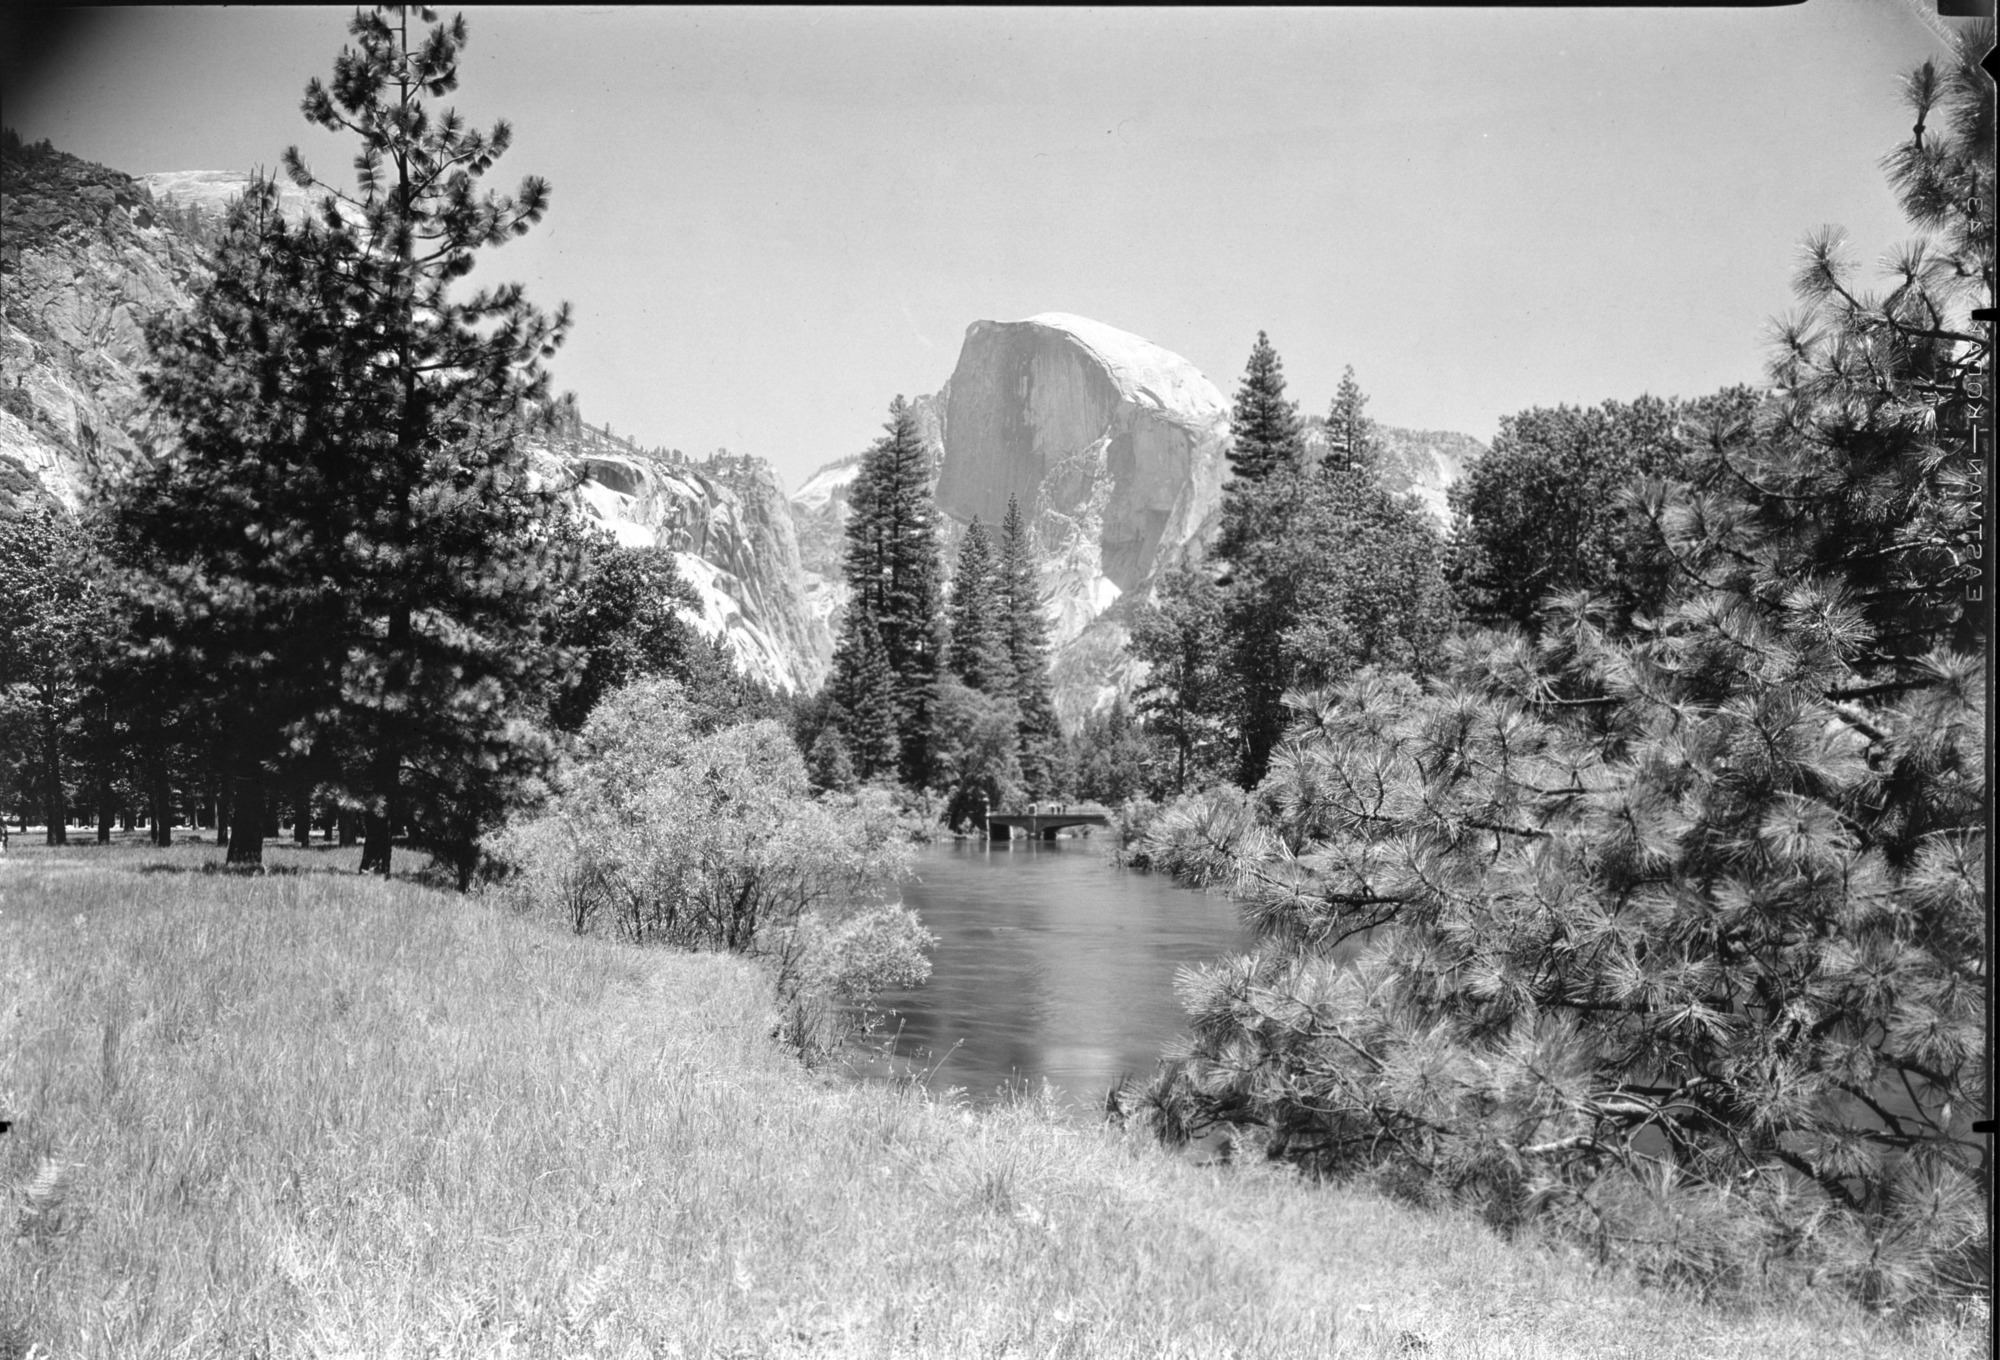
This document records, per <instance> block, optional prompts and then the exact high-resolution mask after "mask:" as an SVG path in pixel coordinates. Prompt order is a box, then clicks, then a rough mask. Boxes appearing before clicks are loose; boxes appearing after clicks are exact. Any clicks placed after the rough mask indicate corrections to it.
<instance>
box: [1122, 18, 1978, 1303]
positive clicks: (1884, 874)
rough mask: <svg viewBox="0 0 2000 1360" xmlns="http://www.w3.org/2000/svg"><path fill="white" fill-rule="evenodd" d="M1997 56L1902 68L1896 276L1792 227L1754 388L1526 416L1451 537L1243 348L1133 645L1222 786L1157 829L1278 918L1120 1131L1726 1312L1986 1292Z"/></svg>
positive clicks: (1195, 762) (1171, 861) (1225, 978)
mask: <svg viewBox="0 0 2000 1360" xmlns="http://www.w3.org/2000/svg"><path fill="white" fill-rule="evenodd" d="M1989 37H1990V31H1987V32H1983V33H1980V34H1975V35H1973V37H1972V39H1971V40H1970V41H1969V43H1968V45H1967V48H1966V49H1965V50H1966V51H1967V52H1968V53H1969V54H1970V56H1968V57H1967V59H1965V60H1963V61H1961V62H1959V63H1957V64H1954V65H1951V66H1948V67H1947V68H1946V69H1942V70H1941V69H1938V68H1937V67H1934V66H1933V65H1931V64H1928V63H1927V64H1926V65H1925V66H1924V67H1923V68H1921V69H1920V70H1918V71H1916V72H1914V73H1912V74H1911V75H1910V76H1909V77H1908V79H1907V81H1906V83H1905V95H1906V98H1907V102H1908V104H1909V106H1910V109H1911V111H1912V112H1913V113H1914V114H1915V127H1914V129H1913V131H1912V133H1911V136H1910V137H1909V139H1908V140H1907V141H1906V142H1905V143H1904V144H1903V145H1901V146H1899V147H1897V148H1896V149H1895V150H1894V151H1893V152H1892V153H1891V154H1890V155H1889V156H1888V157H1887V159H1886V161H1885V167H1886V169H1887V171H1888V175H1889V180H1890V184H1891V186H1892V188H1893V189H1894V191H1895V193H1896V195H1897V197H1898V198H1899V200H1900V202H1901V204H1902V206H1903V209H1904V211H1905V213H1906V214H1907V216H1908V219H1909V221H1910V223H1911V225H1912V226H1913V227H1914V228H1915V229H1916V231H1917V232H1918V235H1917V237H1916V239H1915V240H1913V241H1911V242H1910V243H1909V244H1907V245H1905V246H1902V247H1900V248H1898V249H1897V250H1896V251H1894V252H1893V253H1891V254H1890V255H1889V256H1887V257H1886V262H1885V265H1884V269H1885V276H1884V277H1883V278H1882V279H1881V281H1880V283H1879V285H1878V286H1877V287H1875V288H1874V289H1870V288H1869V287H1867V286H1866V284H1865V283H1864V280H1863V277H1862V273H1861V270H1860V268H1859V267H1858V266H1857V265H1856V264H1855V263H1854V261H1853V260H1852V259H1850V258H1849V257H1848V256H1847V254H1846V253H1845V251H1844V248H1843V246H1842V244H1841V242H1840V240H1839V237H1838V235H1837V234H1836V233H1833V232H1825V233H1821V234H1819V235H1816V236H1814V237H1812V238H1811V239H1809V240H1808V241H1807V242H1806V244H1805V247H1804V250H1803V253H1802V258H1803V262H1802V266H1801V268H1800V270H1799V273H1798V275H1797V278H1796V280H1795V282H1794V288H1795V291H1796V293H1797V296H1798V299H1799V303H1800V309H1799V311H1798V313H1797V314H1796V315H1795V316H1793V317H1791V318H1789V319H1788V320H1786V321H1785V322H1783V323H1781V324H1780V325H1779V327H1778V330H1777V341H1776V346H1775V353H1774V355H1773V358H1772V361H1771V366H1770V379H1771V386H1770V387H1769V388H1767V389H1765V390H1762V391H1755V390H1752V389H1748V388H1734V389H1730V390H1727V391H1723V392H1720V393H1716V394H1714V395H1712V396H1709V397H1704V398H1701V399H1699V400H1694V401H1687V402H1683V401H1665V400H1658V399H1654V398H1650V397H1642V398H1640V399H1638V400H1636V401H1632V402H1629V403H1628V402H1616V401H1614V402H1606V403H1604V404H1603V405H1602V406H1600V407H1597V408H1594V409H1578V408H1574V407H1558V408H1556V409H1553V410H1549V409H1538V410H1532V411H1526V412H1522V413H1520V414H1518V415H1516V416H1513V417H1511V418H1509V419H1507V420H1506V421H1503V422H1502V427H1501V432H1500V436H1499V438H1498V439H1497V440H1496V441H1495V444H1494V446H1493V449H1492V451H1491V453H1490V454H1488V455H1487V456H1486V457H1484V458H1483V459H1481V460H1480V461H1479V463H1478V464H1477V465H1476V466H1474V467H1473V468H1472V469H1471V471H1470V473H1469V475H1468V476H1467V477H1466V478H1465V480H1464V481H1463V482H1462V483H1461V484H1459V485H1458V486H1456V487H1454V488H1453V490H1452V492H1451V504H1452V507H1453V509H1454V511H1455V522H1454V526H1453V529H1452V531H1451V533H1450V535H1449V541H1448V542H1446V543H1440V542H1438V541H1437V540H1436V538H1435V536H1430V535H1428V532H1427V531H1425V530H1423V529H1422V527H1421V526H1420V525H1418V524H1416V523H1415V522H1414V521H1410V520H1406V519H1403V518H1400V517H1398V516H1397V515H1395V514H1394V513H1392V507H1390V506H1386V505H1384V504H1382V503H1381V501H1380V500H1379V499H1377V498H1371V497H1370V495H1369V493H1368V491H1367V489H1366V488H1365V487H1354V488H1340V487H1339V468H1338V466H1337V464H1340V463H1346V464H1349V465H1352V464H1354V463H1355V462H1356V461H1357V460H1358V461H1360V462H1365V460H1366V456H1367V449H1366V436H1365V428H1366V427H1365V423H1364V422H1358V421H1348V422H1346V423H1345V425H1344V429H1345V430H1348V431H1355V430H1359V431H1361V432H1362V435H1361V438H1360V439H1359V440H1356V439H1354V438H1353V437H1351V436H1350V437H1348V438H1345V439H1344V440H1343V441H1341V442H1340V444H1338V445H1337V448H1338V450H1339V451H1338V454H1337V455H1330V456H1329V458H1328V459H1327V460H1326V463H1327V464H1334V465H1335V466H1326V465H1323V466H1322V467H1320V468H1316V469H1310V470H1308V469H1305V468H1303V466H1302V463H1301V459H1300V457H1299V443H1298V438H1297V423H1296V419H1295V417H1294V416H1293V414H1292V413H1291V411H1290V409H1289V408H1288V406H1287V405H1286V404H1285V403H1284V401H1283V400H1282V392H1283V387H1282V376H1281V372H1280V366H1279V364H1278V361H1277V356H1276V355H1275V354H1274V353H1273V352H1271V350H1270V347H1269V345H1268V344H1267V342H1266V341H1265V340H1264V339H1263V337H1261V336H1260V337H1259V340H1258V345H1257V348H1256V350H1255V351H1254V352H1253V354H1252V357H1251V361H1250V365H1249V369H1248V371H1247V373H1246V375H1245V378H1244V381H1243V386H1242V389H1241V391H1240V392H1239V395H1238V398H1237V406H1236V412H1237V439H1238V447H1237V449H1236V451H1235V454H1234V462H1233V471H1234V479H1233V481H1232V482H1231V483H1230V485H1229V487H1228V488H1227V489H1226V495H1227V496H1228V498H1229V499H1228V502H1227V504H1226V507H1225V520H1224V525H1223V531H1222V536H1221V538H1220V540H1219V541H1218V543H1217V544H1216V547H1215V552H1214V555H1213V556H1214V561H1213V565H1210V564H1196V565H1193V566H1190V567H1189V568H1187V569H1184V570H1183V571H1181V572H1180V573H1178V574H1177V575H1175V576H1174V577H1173V578H1172V579H1171V580H1170V581H1169V582H1168V584H1167V588H1166V590H1165V591H1163V593H1162V602H1161V605H1160V608H1159V613H1158V615H1157V616H1156V617H1155V618H1153V619H1152V620H1150V621H1149V622H1148V623H1147V624H1146V625H1145V626H1144V627H1143V628H1141V629H1139V630H1137V640H1138V645H1139V647H1140V648H1141V650H1142V651H1143V652H1144V653H1145V654H1146V655H1147V656H1148V657H1149V658H1150V659H1151V660H1152V661H1153V663H1154V665H1153V670H1152V675H1151V679H1150V680H1149V683H1148V686H1147V688H1146V689H1145V690H1144V691H1142V694H1141V711H1142V713H1144V714H1145V715H1147V719H1148V721H1150V722H1151V723H1152V724H1153V725H1154V726H1155V729H1156V730H1157V731H1158V732H1159V733H1160V734H1161V735H1162V736H1163V737H1164V738H1166V739H1169V740H1170V741H1171V742H1172V743H1173V745H1174V754H1175V760H1176V767H1177V768H1176V773H1177V782H1184V783H1185V785H1186V786H1187V787H1189V788H1191V789H1197V790H1198V791H1196V792H1191V793H1189V794H1188V795H1187V796H1186V797H1184V798H1182V799H1181V800H1179V801H1178V802H1176V803H1174V804H1173V805H1172V806H1171V807H1169V808H1168V809H1166V810H1165V811H1164V812H1162V813H1161V814H1160V815H1158V817H1157V818H1156V819H1155V820H1153V821H1152V823H1151V825H1150V827H1149V829H1148V830H1147V832H1146V834H1145V835H1144V836H1143V838H1142V839H1141V840H1140V841H1139V842H1138V844H1137V845H1136V846H1135V847H1134V858H1135V859H1136V860H1138V861H1139V862H1143V863H1148V864H1151V865H1153V866H1155V867H1158V868H1162V869H1167V870H1171V871H1172V872H1174V873H1176V874H1178V875H1180V876H1181V877H1182V878H1184V879H1185V880H1187V881H1189V882H1195V883H1206V884H1218V885H1227V886H1228V887H1230V888H1231V889H1232V890H1233V892H1234V894H1235V896H1236V898H1237V900H1238V901H1239V903H1241V904H1242V906H1243V907H1244V909H1245V911H1246V912H1247V913H1248V916H1249V919H1250V920H1251V922H1252V923H1253V924H1254V925H1255V927H1256V929H1257V932H1258V938H1259V942H1258V945H1257V947H1256V948H1255V950H1254V952H1252V953H1250V954H1248V955H1246V956H1244V957H1242V958H1238V959H1235V960H1232V961H1230V962H1227V963H1223V964H1219V965H1216V966H1213V967H1209V968H1204V969H1200V970H1196V971H1195V972H1194V973H1192V974H1191V975H1190V976H1188V977H1186V978H1184V980H1183V993H1184V995H1185V996H1186V997H1187V999H1188V1007H1189V1013H1190V1018H1191V1024H1192V1033H1191V1037H1190V1039H1189V1041H1188V1043H1187V1044H1186V1045H1185V1046H1184V1047H1183V1049H1182V1050H1181V1051H1180V1052H1179V1053H1178V1054H1177V1055H1176V1056H1174V1057H1173V1059H1172V1060H1171V1061H1168V1062H1166V1063H1164V1064H1163V1065H1162V1067H1161V1069H1160V1071H1159V1072H1158V1073H1157V1074H1156V1075H1155V1077H1154V1078H1153V1079H1152V1080H1151V1081H1149V1082H1143V1083H1137V1084H1133V1085H1129V1086H1127V1087H1126V1088H1125V1089H1124V1090H1122V1091H1121V1092H1120V1093H1119V1095H1118V1097H1117V1102H1116V1103H1117V1106H1118V1108H1119V1110H1120V1111H1121V1113H1122V1115H1123V1117H1124V1118H1126V1119H1128V1120H1130V1121H1133V1122H1135V1123H1138V1124H1141V1125H1144V1126H1146V1127H1149V1128H1151V1129H1152V1130H1154V1131H1155V1132H1156V1133H1157V1134H1159V1135H1160V1136H1161V1137H1162V1138H1165V1139H1166V1140H1168V1141H1170V1142H1178V1141H1185V1140H1186V1139H1188V1138H1190V1137H1193V1136H1196V1135H1200V1134H1203V1133H1210V1134H1215V1135H1219V1136H1220V1137H1221V1138H1222V1139H1223V1141H1224V1143H1225V1145H1226V1146H1228V1147H1229V1148H1231V1149H1232V1150H1233V1151H1234V1152H1235V1153H1236V1154H1238V1155H1248V1154H1250V1153H1252V1152H1255V1153H1257V1154H1258V1155H1262V1156H1268V1157H1271V1158H1276V1159H1280V1160H1283V1161H1287V1162H1291V1163H1293V1164H1296V1165H1298V1166H1299V1167H1301V1168H1302V1169H1305V1170H1307V1171H1309V1172H1310V1173H1312V1174H1315V1175H1324V1176H1336V1177H1344V1176H1355V1175H1367V1176H1370V1177H1372V1178H1374V1179H1375V1180H1376V1182H1377V1183H1378V1184H1381V1185H1383V1186H1386V1187H1388V1188H1389V1189H1391V1190H1392V1191H1394V1192H1395V1193H1397V1194H1399V1195H1403V1196H1407V1197H1409V1198H1411V1199H1413V1200H1415V1201H1418V1202H1421V1203H1426V1204H1438V1203H1449V1202H1456V1203H1461V1204H1469V1205H1471V1206H1474V1207H1476V1208H1477V1209H1478V1210H1480V1211H1481V1212H1482V1213H1483V1214H1484V1215H1485V1216H1486V1218H1487V1219H1488V1221H1490V1222H1492V1223H1494V1224H1496V1225H1499V1226H1501V1227H1502V1228H1504V1229H1508V1230H1513V1229H1515V1228H1518V1227H1523V1226H1526V1225H1528V1224H1531V1223H1532V1224H1537V1225H1541V1226H1543V1227H1547V1228H1552V1229H1554V1230H1556V1231H1558V1232H1562V1233H1567V1234H1570V1235H1572V1236H1573V1237H1574V1238H1575V1239H1576V1240H1579V1241H1581V1242H1583V1243H1586V1244H1588V1245H1589V1246H1590V1247H1591V1248H1592V1249H1593V1250H1595V1251H1596V1252H1598V1253H1599V1254H1600V1256H1602V1257H1605V1258H1610V1257H1617V1258H1619V1259H1622V1260H1626V1261H1630V1262H1634V1263H1636V1264H1637V1265H1638V1266H1639V1267H1640V1268H1641V1269H1642V1270H1644V1271H1646V1272H1648V1273H1651V1274H1653V1275H1656V1276H1658V1277H1662V1278H1666V1279H1672V1280H1679V1281H1683V1282H1687V1283H1690V1284H1692V1285H1694V1286H1697V1287H1699V1288H1700V1289H1702V1290H1703V1291H1705V1292H1727V1291H1730V1290H1734V1289H1738V1288H1743V1289H1753V1290H1754V1289H1762V1288H1766V1287H1771V1286H1781V1287H1800V1288H1813V1287H1820V1286H1827V1287H1834V1288H1838V1289H1843V1290H1846V1291H1850V1292H1851V1293H1853V1294H1854V1295H1856V1296H1858V1297H1860V1298H1861V1299H1863V1300H1865V1301H1866V1302H1868V1303H1869V1304H1871V1305H1872V1306H1875V1307H1877V1308H1879V1309H1882V1310H1887V1311H1895V1310H1922V1309H1926V1308H1936V1307H1949V1306H1952V1305H1954V1304H1955V1303H1957V1302H1960V1301H1964V1300H1968V1299H1973V1298H1977V1297H1981V1296H1984V1295H1986V1294H1987V1292H1988V1291H1989V1290H1990V1277H1989V1256H1988V1248H1989V1238H1988V1228H1987V1212H1988V1205H1989V1204H1990V1198H1991V1194H1992V1161H1991V1157H1992V1154H1991V1144H1990V1135H1984V1134H1981V1133H1978V1132H1975V1131H1974V1130H1973V1128H1972V1121H1973V1120H1974V1119H1975V1118H1976V1117H1979V1116H1980V1115H1981V1114H1983V1113H1984V1112H1985V1111H1987V1110H1988V1108H1989V1106H1988V1098H1989V1097H1988V1090H1987V1073H1988V1061H1989V1059H1988V1051H1989V1049H1988V1045H1989V1040H1988V1038H1987V1035H1986V1029H1985V1017H1986V1011H1985V1005H1986V1001H1985V998H1986V989H1987V987H1988V985H1989V979H1988V973H1987V960H1988V957H1989V954H1988V950H1989V937H1988V933H1987V914H1986V891H1987V881H1986V857H1987V853H1988V851H1987V842H1986V828H1987V822H1988V820H1989V814H1990V804H1989V802H1988V797H1989V788H1990V762H1991V753H1990V746H1989V739H1988V736H1987V732H1986V726H1985V699H1986V694H1987V685H1988V680H1987V675H1986V648H1987V645H1988V642H1989V631H1988V624H1989V619H1990V614H1989V612H1988V611H1989V610H1990V603H1989V602H1988V599H1987V597H1986V595H1985V593H1984V589H1983V582H1984V579H1985V578H1984V575H1983V566H1984V563H1983V554H1984V553H1985V551H1986V546H1985V542H1984V538H1983V533H1982V515H1983V512H1984V508H1985V501H1986V497H1987V495H1988V489H1987V483H1986V464H1985V457H1986V449H1985V447H1984V445H1983V443H1982V440H1983V439H1984V438H1985V437H1986V436H1987V433H1988V432H1989V431H1990V424H1989V422H1990V420H1991V407H1990V392H1991V387H1990V383H1991V381H1992V347H1991V342H1990V339H1989V334H1988V328H1989V327H1990V325H1991V323H1992V319H1993V315H1992V310H1991V309H1992V306H1993V286H1994V274H1993V240H1992V232H1993V189H1992V163H1993V155H1994V135H1993V121H1992V119H1993V114H1992V105H1991V98H1990V93H1989V90H1990V86H1989V82H1988V81H1987V80H1986V78H1985V76H1984V75H1983V73H1981V72H1980V71H1978V70H1977V69H1976V67H1975V66H1974V64H1973V60H1972V58H1974V57H1976V56H1977V55H1978V54H1979V53H1980V52H1982V51H1983V50H1984V44H1985V43H1986V41H1987V40H1988V38H1989ZM1982 323H1984V324H1982ZM1351 396H1352V394H1350V398H1351ZM1339 405H1340V403H1339V402H1337V403H1336V411H1335V413H1334V416H1333V417H1330V419H1329V422H1328V423H1329V427H1330V428H1331V427H1334V426H1336V425H1340V424H1341V421H1340V416H1341V415H1342V412H1341V411H1340V410H1339V409H1338V408H1339ZM1357 405H1358V403H1355V402H1353V401H1352V400H1349V409H1354V408H1355V406H1357ZM1357 446H1358V451H1357ZM1284 479H1290V482H1289V484H1286V482H1285V480H1284ZM1272 487H1277V488H1282V489H1280V490H1278V491H1277V494H1275V495H1272V494H1269V493H1268V492H1267V491H1266V488H1272ZM1329 523H1344V524H1347V525H1351V526H1355V527H1354V528H1353V529H1352V530H1350V532H1352V533H1354V535H1355V540H1356V541H1357V542H1369V543H1370V546H1368V547H1367V548H1365V549H1364V550H1363V551H1361V552H1360V553H1358V554H1356V555H1355V556H1354V557H1352V558H1349V557H1345V556H1343V555H1341V554H1340V552H1339V549H1340V547H1341V544H1340V543H1339V542H1337V541H1334V540H1320V543H1321V548H1322V550H1323V551H1324V552H1325V553H1326V556H1325V557H1324V558H1323V559H1320V560H1317V561H1315V560H1314V559H1313V556H1312V554H1311V553H1310V552H1296V553H1295V552H1293V551H1292V549H1293V544H1292V543H1291V542H1289V541H1288V540H1287V539H1286V537H1285V535H1286V534H1298V535H1300V542H1301V543H1307V542H1312V541H1314V540H1313V534H1314V533H1315V530H1316V526H1318V525H1320V524H1329ZM1361 526H1366V527H1365V528H1363V527H1361ZM1369 536H1372V539H1371V538H1370V537H1369ZM1370 563H1382V564H1385V565H1386V564H1390V563H1394V564H1396V565H1394V566H1392V567H1389V568H1388V570H1385V571H1383V572H1381V573H1380V574H1379V575H1375V576H1374V579H1371V574H1372V573H1371V569H1370V566H1369V564H1370ZM1311 571H1316V572H1318V573H1319V574H1318V575H1317V576H1316V577H1315V576H1312V575H1309V574H1308V573H1309V572H1311ZM1273 583H1276V584H1277V585H1278V587H1279V588H1276V589H1273V588H1270V587H1271V586H1272V584H1273ZM1182 769H1185V770H1186V771H1187V773H1186V774H1185V775H1182V774H1181V773H1180V771H1181V770H1182ZM1204 785H1206V786H1207V787H1202V786H1204Z"/></svg>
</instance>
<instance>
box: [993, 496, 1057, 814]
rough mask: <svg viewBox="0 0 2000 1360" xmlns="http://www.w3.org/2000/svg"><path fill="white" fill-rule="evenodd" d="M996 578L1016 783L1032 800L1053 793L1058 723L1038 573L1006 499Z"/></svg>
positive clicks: (1014, 505)
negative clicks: (1016, 734) (1009, 680)
mask: <svg viewBox="0 0 2000 1360" xmlns="http://www.w3.org/2000/svg"><path fill="white" fill-rule="evenodd" d="M1000 579H1001V584H1002V593H1003V596H1004V601H1005V610H1006V619H1007V655H1008V659H1009V661H1010V663H1011V665H1012V669H1013V676H1014V687H1013V694H1014V704H1015V707H1016V708H1017V709H1018V710H1019V712H1020V756H1021V779H1022V782H1023V784H1024V786H1025V787H1026V790H1027V792H1028V794H1029V796H1031V797H1042V796H1045V795H1047V794H1050V793H1053V792H1055V787H1054V784H1055V776H1056V770H1055V766H1056V751H1055V746H1056V743H1057V742H1058V740H1059V739H1060V738H1061V735H1062V730H1061V724H1060V723H1058V722H1057V720H1056V706H1055V700H1054V698H1053V697H1052V696H1051V694H1050V692H1049V617H1048V614H1047V612H1046V609H1045V606H1044V604H1043V600H1042V568H1041V561H1040V559H1039V558H1038V557H1037V556H1036V553H1035V545H1034V542H1033V541H1032V539H1031V538H1030V537H1029V533H1028V523H1027V520H1026V518H1025V517H1024V516H1023V515H1022V514H1021V505H1020V502H1019V500H1018V499H1016V498H1015V497H1013V496H1009V497H1008V498H1007V516H1006V518H1005V519H1003V520H1002V521H1001V522H1000Z"/></svg>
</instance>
